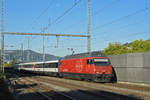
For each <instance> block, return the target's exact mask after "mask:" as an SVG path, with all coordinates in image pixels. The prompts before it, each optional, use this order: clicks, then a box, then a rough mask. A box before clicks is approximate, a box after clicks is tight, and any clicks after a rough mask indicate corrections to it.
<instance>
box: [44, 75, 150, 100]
mask: <svg viewBox="0 0 150 100" xmlns="http://www.w3.org/2000/svg"><path fill="white" fill-rule="evenodd" d="M41 78H44V79H45V80H48V79H49V80H51V81H56V80H57V81H58V82H65V83H66V84H67V83H69V84H70V85H78V86H80V87H87V88H91V89H94V90H102V91H109V92H111V93H117V94H124V95H130V96H129V97H132V96H133V97H134V96H135V97H140V98H144V99H146V100H149V98H150V89H149V87H143V89H142V87H141V86H136V87H135V86H132V85H131V86H130V85H125V84H124V85H123V84H118V83H117V84H111V83H107V84H101V83H93V82H86V81H78V80H68V79H60V78H53V77H44V76H42V77H41ZM126 97H127V96H126ZM125 100H126V99H125Z"/></svg>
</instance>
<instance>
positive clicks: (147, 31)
mask: <svg viewBox="0 0 150 100" xmlns="http://www.w3.org/2000/svg"><path fill="white" fill-rule="evenodd" d="M147 33H150V30H145V31H142V32H135V33H130V34H128V35H124V36H122V37H123V38H125V37H126V38H128V37H132V36H137V35H143V34H147ZM120 39H121V38H120ZM93 40H95V39H93ZM101 40H103V41H109V40H114V38H109V39H108V38H103V39H101ZM93 43H94V44H96V43H99V42H96V40H95V42H94V41H93Z"/></svg>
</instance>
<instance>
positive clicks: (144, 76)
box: [109, 52, 150, 83]
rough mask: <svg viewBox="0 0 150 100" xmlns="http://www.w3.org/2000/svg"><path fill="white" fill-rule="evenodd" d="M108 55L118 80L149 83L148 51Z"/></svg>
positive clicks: (149, 65)
mask: <svg viewBox="0 0 150 100" xmlns="http://www.w3.org/2000/svg"><path fill="white" fill-rule="evenodd" d="M109 57H110V58H111V63H112V65H113V67H114V69H115V72H116V75H117V80H118V81H126V82H141V83H150V52H144V53H129V54H121V55H112V56H109Z"/></svg>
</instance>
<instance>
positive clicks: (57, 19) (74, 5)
mask: <svg viewBox="0 0 150 100" xmlns="http://www.w3.org/2000/svg"><path fill="white" fill-rule="evenodd" d="M80 2H81V0H78V1H76V2H75V3H74V4H73V5H72V6H71V7H70V8H69V9H67V10H65V11H64V12H63V13H62V14H61V15H60V16H58V17H57V18H56V19H55V20H54V21H53V22H52V23H50V22H49V23H48V25H47V26H46V27H45V30H47V29H48V28H49V27H50V26H52V25H54V24H56V23H57V22H58V21H59V20H60V19H61V18H62V17H64V16H65V15H66V14H67V13H69V12H70V11H71V10H72V9H73V8H74V7H76V6H77V5H78V4H79V3H80Z"/></svg>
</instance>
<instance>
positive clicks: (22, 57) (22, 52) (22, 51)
mask: <svg viewBox="0 0 150 100" xmlns="http://www.w3.org/2000/svg"><path fill="white" fill-rule="evenodd" d="M21 60H22V63H24V50H23V43H22V44H21Z"/></svg>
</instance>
